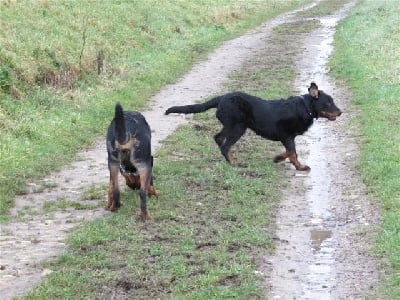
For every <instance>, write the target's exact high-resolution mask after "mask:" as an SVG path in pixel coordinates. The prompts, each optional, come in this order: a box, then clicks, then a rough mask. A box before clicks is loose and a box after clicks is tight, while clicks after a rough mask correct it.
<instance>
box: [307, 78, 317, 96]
mask: <svg viewBox="0 0 400 300" xmlns="http://www.w3.org/2000/svg"><path fill="white" fill-rule="evenodd" d="M308 93H309V94H310V96H311V97H313V98H316V99H318V96H319V91H318V85H317V84H316V83H315V82H314V81H313V82H311V84H310V87H309V88H308Z"/></svg>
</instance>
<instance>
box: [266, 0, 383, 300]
mask: <svg viewBox="0 0 400 300" xmlns="http://www.w3.org/2000/svg"><path fill="white" fill-rule="evenodd" d="M352 5H354V2H352V3H350V4H349V5H346V6H345V7H344V8H343V9H342V10H340V11H338V12H337V13H336V14H334V15H330V16H326V17H323V18H321V19H320V22H321V24H322V27H321V28H320V29H318V30H316V31H314V32H312V33H311V34H308V35H307V37H306V38H305V39H304V40H303V42H304V49H305V50H304V52H303V54H302V55H301V57H299V58H298V59H297V62H298V65H297V69H298V70H299V73H298V74H299V75H298V77H297V80H296V82H295V90H298V91H299V93H300V92H301V91H304V83H305V82H306V83H308V82H309V81H310V80H313V81H315V82H317V83H320V88H321V89H323V90H326V91H329V93H330V94H331V95H332V96H333V98H334V99H335V102H336V103H337V104H338V106H339V107H340V108H341V109H342V110H344V114H343V115H342V116H341V117H340V118H339V119H338V120H337V122H330V121H327V120H317V121H316V122H315V124H314V126H313V127H311V129H310V130H309V131H308V132H307V133H306V134H305V135H304V136H302V137H299V138H298V139H297V145H298V151H299V156H300V157H302V159H303V160H304V162H306V163H307V164H308V165H309V166H310V167H311V172H310V173H309V174H307V175H305V174H304V173H302V172H295V171H293V174H294V176H293V177H292V178H291V179H290V186H291V188H290V189H288V190H287V191H285V197H284V200H283V201H282V202H281V203H280V208H279V210H278V212H277V217H276V226H277V240H278V242H277V246H276V254H275V256H273V257H266V258H265V260H266V264H265V266H269V267H267V268H268V270H269V272H270V274H271V277H270V278H268V280H267V281H268V283H267V285H268V286H269V287H270V295H271V298H272V299H365V298H366V297H367V295H374V297H373V298H374V299H376V297H377V296H376V295H377V294H376V293H377V290H376V289H377V283H378V282H379V281H378V279H379V278H378V273H377V271H376V262H375V261H374V259H373V258H372V257H370V250H371V246H372V245H371V243H370V241H371V240H373V239H372V237H373V232H374V230H373V225H374V224H376V223H377V222H378V215H377V214H376V212H377V211H378V210H377V208H376V207H373V206H372V205H371V203H370V202H369V200H368V198H367V196H366V194H365V188H364V186H363V184H362V182H361V181H360V176H359V174H358V172H357V171H356V169H355V164H356V163H357V160H358V147H357V140H356V138H357V132H356V130H352V129H351V128H352V125H351V124H352V119H353V118H356V116H357V112H356V111H355V110H354V107H352V105H351V103H350V100H351V94H349V92H348V91H347V90H346V88H345V87H344V86H339V85H337V84H336V83H335V81H334V80H333V79H332V78H330V77H329V75H328V71H329V70H328V68H327V67H326V63H327V61H328V58H329V56H330V54H331V52H332V50H333V48H332V45H331V42H332V41H333V34H334V30H335V26H336V25H337V23H338V21H340V19H342V18H343V17H344V16H345V13H346V11H347V10H348V9H349V8H350V7H351V6H352Z"/></svg>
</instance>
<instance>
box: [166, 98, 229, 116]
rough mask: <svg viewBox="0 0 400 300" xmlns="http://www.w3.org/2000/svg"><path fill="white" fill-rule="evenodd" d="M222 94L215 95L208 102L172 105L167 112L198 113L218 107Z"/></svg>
mask: <svg viewBox="0 0 400 300" xmlns="http://www.w3.org/2000/svg"><path fill="white" fill-rule="evenodd" d="M221 98H222V96H218V97H215V98H213V99H211V100H209V101H207V102H204V103H200V104H192V105H183V106H172V107H170V108H168V109H167V111H166V112H165V114H166V115H168V114H170V113H178V114H197V113H201V112H204V111H206V110H209V109H210V108H217V107H218V104H219V102H220V101H221Z"/></svg>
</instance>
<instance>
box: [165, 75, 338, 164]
mask: <svg viewBox="0 0 400 300" xmlns="http://www.w3.org/2000/svg"><path fill="white" fill-rule="evenodd" d="M308 91H309V93H308V94H305V95H302V96H292V97H289V98H288V99H286V100H285V99H280V100H270V101H265V100H264V99H261V98H258V97H255V96H251V95H248V94H245V93H242V92H234V93H229V94H225V95H222V96H218V97H216V98H213V99H211V100H209V101H207V102H205V103H201V104H194V105H185V106H173V107H170V108H169V109H168V110H167V111H166V112H165V114H167V115H168V114H170V113H183V114H190V113H200V112H204V111H206V110H208V109H210V108H216V109H217V112H216V116H217V118H218V120H219V121H220V122H221V123H222V125H223V128H222V130H221V131H220V132H219V133H217V134H216V135H215V136H214V139H215V142H216V143H217V144H218V146H219V148H220V150H221V153H222V155H223V156H224V157H225V158H226V160H227V161H228V162H229V163H232V164H234V163H236V160H235V159H234V158H233V157H232V155H231V153H230V150H231V147H232V146H233V145H234V144H235V143H236V142H237V141H238V140H239V139H240V137H241V136H242V135H243V134H244V133H245V132H246V129H247V128H250V129H252V130H253V131H254V132H255V133H256V134H258V135H260V136H262V137H264V138H266V139H269V140H272V141H280V142H282V144H283V145H284V146H285V148H286V151H285V152H284V153H282V154H280V155H278V156H276V157H275V158H274V162H280V161H283V160H285V159H286V158H289V160H290V162H291V163H292V164H293V165H294V166H295V167H296V169H297V170H301V171H308V170H310V168H309V167H308V166H306V165H302V164H300V162H299V161H298V160H297V153H296V147H295V142H294V139H295V137H296V136H297V135H301V134H303V133H304V132H306V131H307V130H308V128H309V127H310V126H311V125H312V124H313V121H314V118H318V117H323V118H327V119H328V120H331V121H334V120H336V117H338V116H340V115H341V113H342V112H341V111H340V109H339V108H338V107H336V105H335V104H334V102H333V99H332V97H331V96H329V95H328V94H326V93H324V92H323V91H320V90H318V86H317V85H316V84H315V83H314V82H312V83H311V85H310V87H309V88H308Z"/></svg>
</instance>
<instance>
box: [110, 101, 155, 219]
mask: <svg viewBox="0 0 400 300" xmlns="http://www.w3.org/2000/svg"><path fill="white" fill-rule="evenodd" d="M107 152H108V169H109V170H110V187H109V190H108V201H107V206H106V209H109V210H111V211H115V210H117V209H118V208H119V207H120V206H121V200H120V191H119V185H118V175H119V173H121V174H122V175H123V176H124V177H125V181H126V184H127V185H128V186H129V187H130V188H131V189H134V190H135V189H139V190H140V191H139V199H140V210H141V212H140V216H141V218H142V220H150V219H151V217H150V214H149V211H148V210H147V194H149V195H158V194H159V193H158V192H157V191H156V190H155V188H154V185H153V175H152V169H153V157H152V156H151V131H150V127H149V124H147V122H146V119H145V118H144V117H143V115H141V114H140V113H138V112H133V111H126V112H124V111H123V109H122V106H121V105H120V104H119V103H117V104H116V105H115V116H114V119H113V120H112V122H111V124H110V126H109V127H108V131H107Z"/></svg>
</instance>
